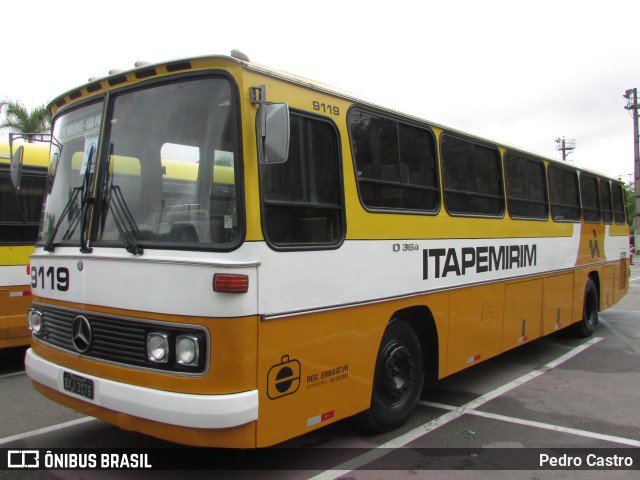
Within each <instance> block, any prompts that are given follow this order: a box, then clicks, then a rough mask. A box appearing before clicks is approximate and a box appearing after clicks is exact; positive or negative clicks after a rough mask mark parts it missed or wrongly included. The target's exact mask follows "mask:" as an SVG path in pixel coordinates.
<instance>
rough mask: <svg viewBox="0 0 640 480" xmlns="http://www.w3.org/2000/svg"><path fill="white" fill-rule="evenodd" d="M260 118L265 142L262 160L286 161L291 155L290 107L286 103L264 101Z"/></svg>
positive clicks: (272, 161)
mask: <svg viewBox="0 0 640 480" xmlns="http://www.w3.org/2000/svg"><path fill="white" fill-rule="evenodd" d="M258 118H259V119H260V124H261V125H260V127H259V128H260V133H261V135H260V136H261V138H262V142H263V148H262V155H261V156H260V162H261V163H264V164H267V165H270V164H275V163H285V162H286V161H287V158H288V157H289V133H290V125H289V107H288V106H287V104H286V103H263V104H262V105H260V110H259V112H258Z"/></svg>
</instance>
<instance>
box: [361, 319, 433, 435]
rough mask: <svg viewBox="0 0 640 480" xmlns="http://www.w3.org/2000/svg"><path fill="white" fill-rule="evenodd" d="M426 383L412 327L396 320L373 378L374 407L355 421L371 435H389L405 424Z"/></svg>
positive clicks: (387, 333)
mask: <svg viewBox="0 0 640 480" xmlns="http://www.w3.org/2000/svg"><path fill="white" fill-rule="evenodd" d="M423 382H424V364H423V356H422V347H421V346H420V341H419V340H418V337H417V336H416V333H415V331H414V329H413V328H412V327H411V325H410V324H409V323H408V322H406V321H404V320H401V319H393V320H392V321H391V322H389V324H388V325H387V328H386V330H385V332H384V335H383V336H382V341H381V342H380V349H379V350H378V357H377V360H376V369H375V372H374V378H373V392H372V394H371V407H370V408H369V410H366V411H364V412H362V413H361V414H359V415H358V416H357V417H356V422H357V423H358V424H359V425H360V426H361V427H362V428H364V429H366V430H368V431H370V432H386V431H389V430H393V429H394V428H397V427H399V426H400V425H402V424H403V423H405V422H406V421H407V420H408V419H409V417H410V416H411V413H412V412H413V410H414V408H415V406H416V404H417V403H418V400H419V399H420V394H421V393H422V385H423Z"/></svg>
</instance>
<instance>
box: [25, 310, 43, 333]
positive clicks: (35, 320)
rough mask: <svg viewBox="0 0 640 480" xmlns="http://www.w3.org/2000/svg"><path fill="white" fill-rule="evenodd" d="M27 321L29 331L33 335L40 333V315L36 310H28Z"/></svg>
mask: <svg viewBox="0 0 640 480" xmlns="http://www.w3.org/2000/svg"><path fill="white" fill-rule="evenodd" d="M27 320H28V322H29V330H31V331H32V332H33V333H34V334H38V333H40V332H41V331H42V313H40V312H39V311H37V310H29V313H28V314H27Z"/></svg>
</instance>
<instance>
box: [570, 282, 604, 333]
mask: <svg viewBox="0 0 640 480" xmlns="http://www.w3.org/2000/svg"><path fill="white" fill-rule="evenodd" d="M597 325H598V289H597V288H596V284H595V282H594V281H593V280H592V279H591V278H590V279H589V280H587V285H586V287H585V289H584V304H583V307H582V320H580V322H578V323H576V324H575V325H573V327H572V328H573V332H574V333H575V334H576V335H577V336H579V337H582V338H587V337H590V336H591V335H593V332H595V330H596V326H597Z"/></svg>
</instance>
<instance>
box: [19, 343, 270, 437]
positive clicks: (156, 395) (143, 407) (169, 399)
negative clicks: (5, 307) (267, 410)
mask: <svg viewBox="0 0 640 480" xmlns="http://www.w3.org/2000/svg"><path fill="white" fill-rule="evenodd" d="M25 368H26V372H27V375H28V376H29V377H30V378H31V379H32V380H34V381H35V382H38V383H40V384H42V385H44V386H46V387H48V388H50V389H52V390H55V391H57V392H59V393H62V394H64V395H68V396H70V397H72V398H76V399H80V400H82V401H84V402H87V403H91V404H94V405H97V406H100V407H103V408H107V409H109V410H113V411H116V412H120V413H125V414H128V415H132V416H134V417H139V418H144V419H147V420H152V421H155V422H159V423H164V424H170V425H177V426H182V427H192V428H230V427H237V426H239V425H244V424H247V423H249V422H253V421H255V420H257V419H258V391H257V390H251V391H247V392H240V393H233V394H227V395H194V394H187V393H177V392H166V391H163V390H154V389H151V388H144V387H138V386H135V385H129V384H126V383H121V382H114V381H113V380H107V379H104V378H100V377H95V376H92V375H87V374H85V373H82V372H77V371H74V370H71V369H69V368H64V367H61V366H59V365H56V364H55V363H51V362H49V361H47V360H45V359H44V358H42V357H40V356H39V355H38V354H36V353H35V352H34V351H33V349H29V350H27V354H26V357H25ZM64 372H69V373H72V374H74V375H79V376H81V377H84V378H88V379H91V380H93V384H94V392H95V393H94V398H93V400H91V399H88V398H85V397H82V396H80V395H76V394H74V393H71V392H68V391H66V390H65V389H64V386H63V374H64Z"/></svg>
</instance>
